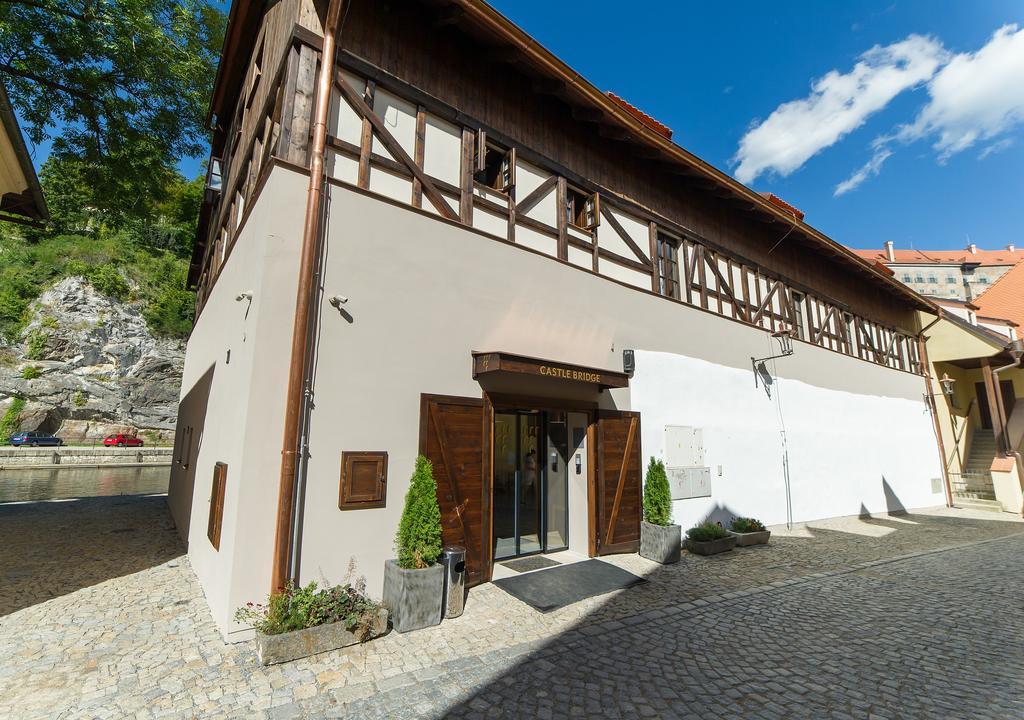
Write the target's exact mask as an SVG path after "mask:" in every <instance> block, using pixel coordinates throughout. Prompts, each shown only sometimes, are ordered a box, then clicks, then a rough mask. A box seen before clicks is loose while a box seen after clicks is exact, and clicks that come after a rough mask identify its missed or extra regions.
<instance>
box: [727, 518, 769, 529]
mask: <svg viewBox="0 0 1024 720" xmlns="http://www.w3.org/2000/svg"><path fill="white" fill-rule="evenodd" d="M729 529H730V530H732V531H733V532H735V533H752V532H764V530H765V527H764V523H763V522H761V521H760V520H757V519H756V518H745V517H738V518H733V519H732V522H731V523H730V524H729Z"/></svg>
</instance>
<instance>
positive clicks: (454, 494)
mask: <svg viewBox="0 0 1024 720" xmlns="http://www.w3.org/2000/svg"><path fill="white" fill-rule="evenodd" d="M484 450H485V443H484V403H483V401H482V400H480V399H478V398H460V397H448V396H440V395H423V396H422V397H421V403H420V453H422V454H423V455H424V456H426V457H427V458H428V459H429V460H430V462H431V463H432V464H433V466H434V479H435V481H436V482H437V502H438V505H440V508H441V527H442V534H443V540H444V544H445V545H461V546H463V547H464V548H466V581H467V584H468V585H476V584H478V583H480V582H483V581H484V580H486V578H487V576H488V574H489V573H488V568H487V567H486V565H487V555H486V553H485V551H484V550H485V546H484V512H483V509H484V507H485V493H489V484H488V483H486V482H485V478H484V455H485V452H484Z"/></svg>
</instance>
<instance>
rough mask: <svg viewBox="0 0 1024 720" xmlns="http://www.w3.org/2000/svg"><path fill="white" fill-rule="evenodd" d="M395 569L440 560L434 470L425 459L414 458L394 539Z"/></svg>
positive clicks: (417, 566)
mask: <svg viewBox="0 0 1024 720" xmlns="http://www.w3.org/2000/svg"><path fill="white" fill-rule="evenodd" d="M395 545H396V547H397V549H398V566H399V567H401V568H404V569H406V570H411V569H415V568H426V567H430V566H431V565H433V564H434V563H436V562H437V559H438V558H439V557H441V509H440V508H439V507H438V505H437V483H436V482H435V481H434V468H433V466H431V464H430V461H429V460H427V458H425V457H423V456H422V455H420V456H419V457H417V458H416V469H415V470H414V471H413V474H412V482H411V483H410V485H409V492H407V493H406V495H405V509H404V510H402V520H401V522H399V523H398V534H397V535H396V536H395Z"/></svg>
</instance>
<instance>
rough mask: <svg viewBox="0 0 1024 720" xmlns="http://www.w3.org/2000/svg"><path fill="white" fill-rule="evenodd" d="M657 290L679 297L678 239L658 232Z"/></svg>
mask: <svg viewBox="0 0 1024 720" xmlns="http://www.w3.org/2000/svg"><path fill="white" fill-rule="evenodd" d="M658 290H659V292H661V294H662V295H664V296H666V297H671V298H675V299H676V300H678V299H679V239H678V238H674V237H672V236H670V235H666V234H665V233H663V232H661V231H659V232H658Z"/></svg>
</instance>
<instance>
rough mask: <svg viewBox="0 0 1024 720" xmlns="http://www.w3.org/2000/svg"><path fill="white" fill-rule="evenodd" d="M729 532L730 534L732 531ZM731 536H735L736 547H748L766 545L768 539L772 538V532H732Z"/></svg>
mask: <svg viewBox="0 0 1024 720" xmlns="http://www.w3.org/2000/svg"><path fill="white" fill-rule="evenodd" d="M729 532H732V530H730V531H729ZM732 534H733V535H735V536H736V547H748V546H750V545H767V544H768V538H770V537H771V536H772V531H771V530H761V531H760V532H748V533H738V532H732Z"/></svg>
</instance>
